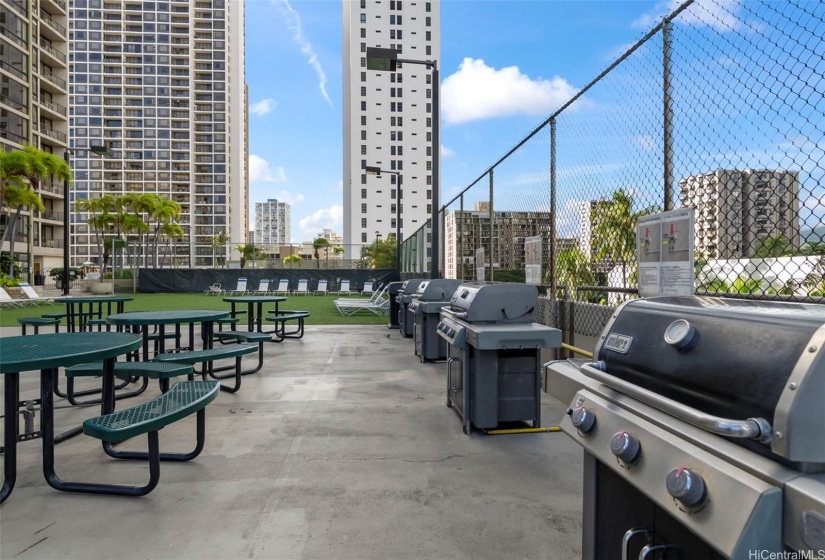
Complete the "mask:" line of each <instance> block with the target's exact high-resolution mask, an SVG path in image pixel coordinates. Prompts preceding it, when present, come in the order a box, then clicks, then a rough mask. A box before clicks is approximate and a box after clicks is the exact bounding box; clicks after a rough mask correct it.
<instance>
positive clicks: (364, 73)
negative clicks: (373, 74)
mask: <svg viewBox="0 0 825 560" xmlns="http://www.w3.org/2000/svg"><path fill="white" fill-rule="evenodd" d="M361 81H362V82H366V81H367V73H366V72H361Z"/></svg>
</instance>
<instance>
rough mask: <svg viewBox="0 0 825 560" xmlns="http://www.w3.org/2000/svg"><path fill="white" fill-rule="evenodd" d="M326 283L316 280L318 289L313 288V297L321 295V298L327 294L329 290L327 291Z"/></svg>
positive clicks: (325, 281)
mask: <svg viewBox="0 0 825 560" xmlns="http://www.w3.org/2000/svg"><path fill="white" fill-rule="evenodd" d="M328 283H329V282H328V281H327V280H318V287H317V288H315V292H314V293H315V295H316V296H317V295H318V294H321V295H322V296H325V295H327V294H328V293H329V290H328V289H327V284H328Z"/></svg>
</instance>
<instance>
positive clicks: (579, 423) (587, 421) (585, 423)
mask: <svg viewBox="0 0 825 560" xmlns="http://www.w3.org/2000/svg"><path fill="white" fill-rule="evenodd" d="M567 414H569V415H570V420H571V421H572V422H573V426H574V427H575V428H576V429H577V430H578V431H580V432H581V433H583V434H589V433H590V432H592V431H593V428H594V427H595V426H596V415H595V414H593V413H592V412H590V411H589V410H588V409H587V408H585V407H583V406H580V407H579V408H577V409H575V410H573V409H572V408H569V409H567Z"/></svg>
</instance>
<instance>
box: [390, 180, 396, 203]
mask: <svg viewBox="0 0 825 560" xmlns="http://www.w3.org/2000/svg"><path fill="white" fill-rule="evenodd" d="M393 177H394V175H393ZM390 198H391V199H393V200H395V189H390Z"/></svg>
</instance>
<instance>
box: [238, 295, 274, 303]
mask: <svg viewBox="0 0 825 560" xmlns="http://www.w3.org/2000/svg"><path fill="white" fill-rule="evenodd" d="M223 300H224V301H226V302H229V303H232V302H235V303H244V302H245V303H256V302H262V303H267V302H277V301H286V297H284V296H227V297H225V298H223Z"/></svg>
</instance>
